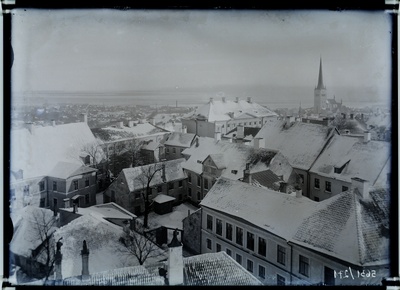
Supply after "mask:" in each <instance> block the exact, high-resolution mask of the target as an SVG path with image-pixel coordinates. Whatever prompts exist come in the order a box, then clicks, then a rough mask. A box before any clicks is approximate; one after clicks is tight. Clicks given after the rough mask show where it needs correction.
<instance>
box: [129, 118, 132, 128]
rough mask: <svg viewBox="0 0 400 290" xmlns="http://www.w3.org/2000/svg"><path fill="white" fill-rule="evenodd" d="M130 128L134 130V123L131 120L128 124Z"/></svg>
mask: <svg viewBox="0 0 400 290" xmlns="http://www.w3.org/2000/svg"><path fill="white" fill-rule="evenodd" d="M128 127H129V128H132V127H133V121H132V120H130V121H129V122H128Z"/></svg>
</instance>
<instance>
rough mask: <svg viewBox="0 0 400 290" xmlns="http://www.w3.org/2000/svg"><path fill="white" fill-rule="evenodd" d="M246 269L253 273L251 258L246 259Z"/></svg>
mask: <svg viewBox="0 0 400 290" xmlns="http://www.w3.org/2000/svg"><path fill="white" fill-rule="evenodd" d="M247 271H249V272H250V273H253V261H252V260H247Z"/></svg>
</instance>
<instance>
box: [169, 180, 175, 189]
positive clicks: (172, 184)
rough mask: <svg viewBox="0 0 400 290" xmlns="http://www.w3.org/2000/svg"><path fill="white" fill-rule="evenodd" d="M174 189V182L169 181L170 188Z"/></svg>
mask: <svg viewBox="0 0 400 290" xmlns="http://www.w3.org/2000/svg"><path fill="white" fill-rule="evenodd" d="M171 189H174V183H173V182H170V183H168V190H171Z"/></svg>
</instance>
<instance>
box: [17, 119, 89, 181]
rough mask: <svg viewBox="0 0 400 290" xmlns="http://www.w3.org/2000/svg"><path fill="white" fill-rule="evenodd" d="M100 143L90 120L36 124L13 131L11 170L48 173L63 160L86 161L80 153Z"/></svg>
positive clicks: (34, 174) (29, 174) (25, 173)
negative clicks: (85, 121) (30, 128)
mask: <svg viewBox="0 0 400 290" xmlns="http://www.w3.org/2000/svg"><path fill="white" fill-rule="evenodd" d="M93 142H96V139H95V137H94V135H93V134H92V132H91V130H90V128H89V126H88V125H87V123H84V122H81V123H70V124H64V125H57V126H46V127H42V126H35V127H34V130H33V133H30V131H29V130H28V129H25V128H24V129H14V130H11V135H10V145H11V148H12V149H11V152H10V157H11V168H10V169H11V170H12V171H14V172H16V171H18V170H19V169H22V170H23V178H24V179H25V178H31V177H37V176H45V175H47V174H48V173H49V171H50V170H51V169H52V168H53V167H54V166H55V165H56V164H57V162H59V161H66V162H71V163H76V164H83V162H82V161H81V160H80V158H79V156H80V155H81V153H82V152H81V149H82V148H83V147H84V145H86V144H90V143H93Z"/></svg>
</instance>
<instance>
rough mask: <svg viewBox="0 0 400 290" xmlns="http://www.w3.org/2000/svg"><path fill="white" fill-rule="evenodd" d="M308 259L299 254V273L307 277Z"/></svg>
mask: <svg viewBox="0 0 400 290" xmlns="http://www.w3.org/2000/svg"><path fill="white" fill-rule="evenodd" d="M309 265H310V262H309V259H308V258H306V257H304V256H302V255H300V256H299V273H300V274H302V275H304V276H307V277H308V268H309Z"/></svg>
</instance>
